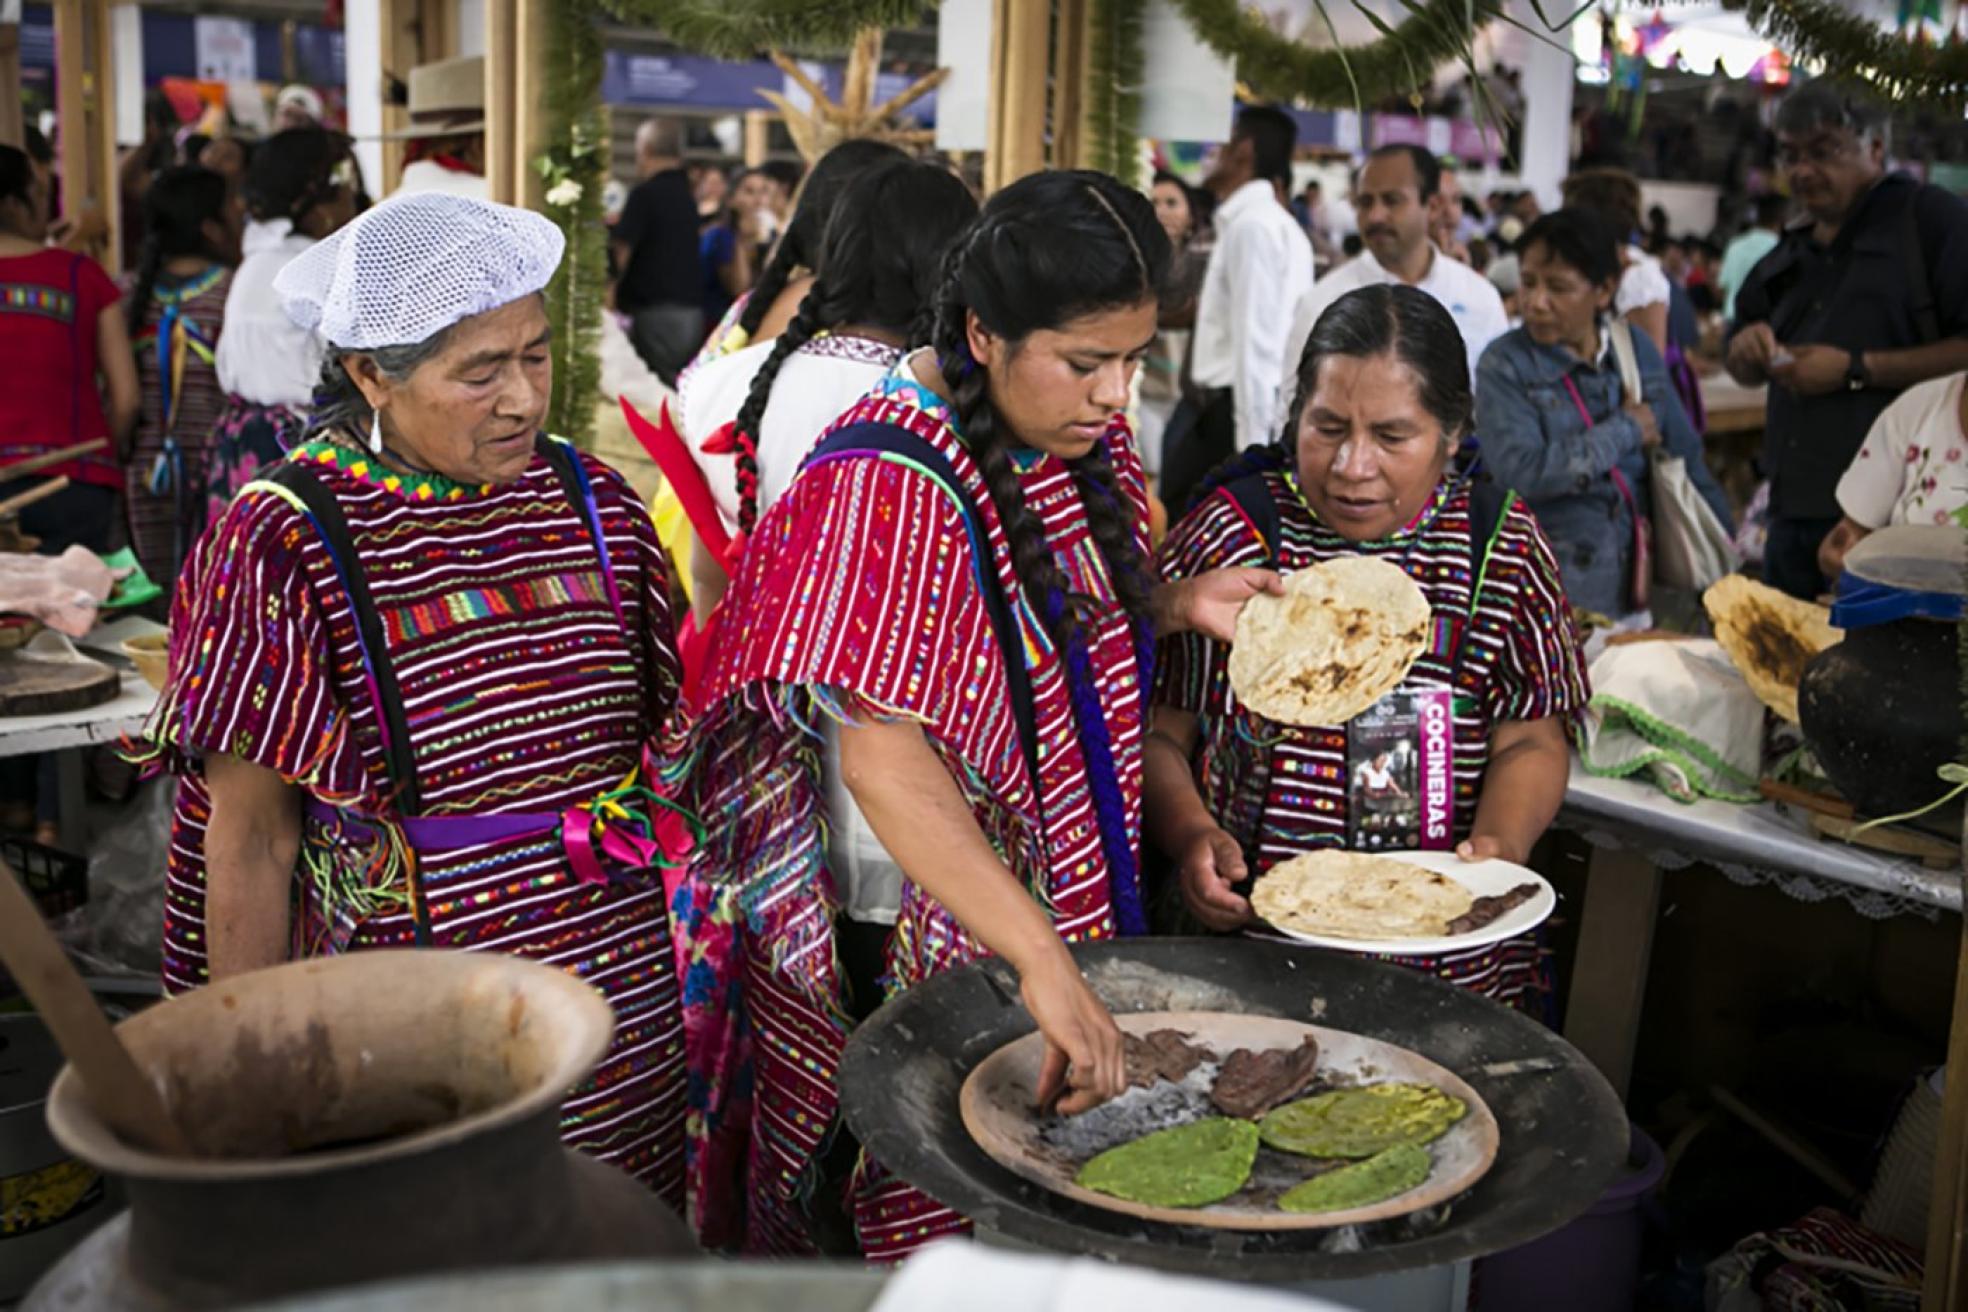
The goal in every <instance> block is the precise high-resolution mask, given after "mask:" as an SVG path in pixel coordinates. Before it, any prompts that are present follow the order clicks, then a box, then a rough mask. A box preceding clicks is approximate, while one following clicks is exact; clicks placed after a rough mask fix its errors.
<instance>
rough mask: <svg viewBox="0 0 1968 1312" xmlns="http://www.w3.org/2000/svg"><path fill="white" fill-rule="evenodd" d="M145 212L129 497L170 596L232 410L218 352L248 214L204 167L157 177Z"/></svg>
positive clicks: (135, 295)
mask: <svg viewBox="0 0 1968 1312" xmlns="http://www.w3.org/2000/svg"><path fill="white" fill-rule="evenodd" d="M143 209H144V239H143V256H142V259H141V261H140V262H139V264H138V268H137V272H136V274H135V276H134V277H132V278H130V279H129V280H128V282H129V285H128V287H127V289H126V290H127V295H128V300H127V302H126V304H127V306H128V313H129V330H130V344H131V345H132V346H133V347H135V348H136V353H137V382H138V386H139V390H140V392H141V395H142V398H143V408H142V411H141V415H142V417H141V419H140V420H139V421H138V424H137V431H136V440H135V443H134V445H133V448H132V451H131V455H130V459H129V460H128V462H127V465H126V469H125V478H126V482H125V492H126V493H127V497H128V511H129V516H130V539H131V544H132V545H133V546H134V547H135V548H136V551H137V559H138V560H140V561H141V562H142V563H143V567H144V572H145V573H147V574H148V575H150V577H151V579H152V581H153V582H155V583H156V584H157V585H158V586H159V587H162V588H163V589H164V590H165V593H166V595H167V596H168V595H169V594H170V591H171V589H172V588H173V587H175V586H176V583H177V578H178V571H179V570H180V569H181V568H182V567H183V565H184V562H185V559H186V557H187V556H188V555H189V554H190V550H191V544H192V543H193V542H195V541H197V539H198V535H199V533H200V532H201V531H202V530H203V529H204V527H205V514H206V504H205V448H206V443H207V440H208V439H209V438H210V436H211V433H212V426H213V424H215V423H216V422H218V418H219V411H220V410H221V408H223V406H224V403H225V392H224V390H223V389H221V388H220V386H219V377H218V372H217V369H216V368H215V363H214V362H215V356H214V354H213V353H214V351H215V350H216V349H217V347H218V344H219V337H220V333H221V330H222V329H223V328H224V326H225V305H226V297H227V295H228V293H229V292H230V291H231V287H232V270H233V266H234V265H236V264H238V263H239V238H240V230H241V229H242V228H243V226H244V215H243V213H242V211H241V208H240V205H239V202H238V200H237V198H236V197H235V196H234V195H233V193H232V189H231V188H230V187H229V186H228V185H227V183H226V180H225V179H224V178H222V177H220V176H219V175H218V174H216V173H213V172H211V171H210V170H209V169H202V168H196V167H184V168H174V169H167V170H165V171H164V172H163V173H160V174H158V175H157V180H156V181H154V182H152V183H151V184H150V189H149V190H148V191H146V192H145V193H144V206H143Z"/></svg>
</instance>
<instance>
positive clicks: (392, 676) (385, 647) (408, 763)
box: [263, 460, 423, 816]
mask: <svg viewBox="0 0 1968 1312" xmlns="http://www.w3.org/2000/svg"><path fill="white" fill-rule="evenodd" d="M263 481H265V482H268V483H273V484H276V485H278V486H280V487H282V488H285V489H286V490H287V491H289V492H291V493H293V494H294V496H296V497H297V498H299V499H300V502H301V504H302V505H303V506H305V507H306V508H307V513H308V518H309V519H311V520H313V521H314V527H315V531H316V532H318V533H320V534H321V542H322V545H323V546H325V547H326V548H327V549H328V557H329V559H330V560H332V561H333V562H334V564H335V573H336V575H337V576H339V577H340V579H341V581H342V587H343V589H344V590H345V591H347V593H348V599H349V611H350V613H351V614H352V615H354V617H355V631H356V636H357V638H358V639H360V641H361V643H362V659H363V661H364V663H365V664H367V665H368V667H369V674H370V677H371V678H373V679H374V680H375V687H376V700H377V706H376V714H377V716H378V717H379V718H380V719H381V721H382V726H383V733H384V742H383V760H384V763H385V764H386V765H387V766H388V767H389V775H390V784H391V786H392V787H393V789H394V790H395V798H396V805H397V811H398V813H399V814H401V815H404V816H413V815H417V814H419V813H420V812H421V811H422V810H423V797H422V795H421V794H420V792H419V790H418V788H417V758H416V755H415V754H414V753H413V752H412V751H411V750H410V723H409V720H408V719H407V718H406V717H405V716H404V714H403V693H402V690H401V689H400V688H399V687H398V685H397V682H396V667H395V666H394V665H393V664H392V663H391V661H390V654H389V643H388V642H386V641H385V640H384V637H383V622H382V618H381V617H380V616H379V615H378V614H377V613H376V602H375V598H374V597H372V596H371V595H370V593H369V580H368V578H367V576H365V575H364V574H363V572H362V560H361V558H360V557H359V556H357V555H356V552H355V539H354V538H352V537H351V536H350V535H349V526H348V519H347V517H345V516H344V515H343V514H342V507H341V504H340V503H339V502H337V501H336V500H335V494H334V493H332V492H330V491H329V490H328V489H327V487H326V486H324V485H323V484H322V482H321V480H320V479H318V478H316V477H315V476H314V475H313V474H312V473H310V472H309V471H308V469H307V467H306V466H305V465H303V464H302V463H301V462H300V461H298V460H283V461H281V462H280V463H279V464H278V465H276V466H275V467H274V468H273V469H272V470H270V471H268V472H267V474H266V475H264V478H263Z"/></svg>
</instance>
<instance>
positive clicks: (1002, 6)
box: [984, 0, 1052, 192]
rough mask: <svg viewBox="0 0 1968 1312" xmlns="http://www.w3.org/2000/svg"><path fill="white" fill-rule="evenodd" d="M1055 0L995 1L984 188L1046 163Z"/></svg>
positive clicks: (1000, 184) (1012, 179)
mask: <svg viewBox="0 0 1968 1312" xmlns="http://www.w3.org/2000/svg"><path fill="white" fill-rule="evenodd" d="M1051 44H1052V5H1051V3H1050V0H993V5H992V13H991V68H992V78H991V113H990V120H991V132H990V144H989V146H988V147H987V148H986V151H985V155H984V190H986V191H987V192H990V191H997V190H998V189H999V188H1001V187H1004V186H1007V185H1008V184H1010V183H1013V182H1016V181H1018V179H1020V178H1022V177H1024V176H1025V175H1026V174H1028V173H1036V172H1038V171H1039V170H1040V169H1042V168H1044V167H1045V165H1046V83H1047V81H1048V75H1049V73H1050V71H1051V69H1050V64H1051V53H1052V52H1051V49H1050V47H1051Z"/></svg>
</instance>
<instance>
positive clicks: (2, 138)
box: [0, 23, 25, 148]
mask: <svg viewBox="0 0 1968 1312" xmlns="http://www.w3.org/2000/svg"><path fill="white" fill-rule="evenodd" d="M24 128H25V124H24V123H23V122H22V119H21V77H20V24H19V23H0V144H3V145H8V146H13V147H15V148H18V147H19V146H20V144H21V142H22V141H23V140H25V132H24Z"/></svg>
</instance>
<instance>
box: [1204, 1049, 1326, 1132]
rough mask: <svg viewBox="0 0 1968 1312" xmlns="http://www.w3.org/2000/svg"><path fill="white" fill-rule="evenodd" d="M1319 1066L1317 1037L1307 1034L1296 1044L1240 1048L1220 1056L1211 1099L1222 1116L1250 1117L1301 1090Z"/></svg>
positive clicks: (1261, 1112) (1246, 1118)
mask: <svg viewBox="0 0 1968 1312" xmlns="http://www.w3.org/2000/svg"><path fill="white" fill-rule="evenodd" d="M1318 1069H1319V1043H1318V1040H1316V1039H1312V1038H1307V1039H1306V1040H1305V1042H1304V1043H1302V1044H1300V1045H1299V1046H1298V1047H1296V1048H1268V1049H1265V1050H1264V1051H1262V1052H1252V1051H1251V1050H1250V1049H1249V1048H1239V1049H1237V1050H1236V1051H1235V1052H1233V1053H1231V1054H1230V1055H1229V1056H1228V1057H1226V1058H1224V1059H1223V1070H1222V1071H1221V1073H1219V1074H1218V1075H1217V1077H1216V1084H1215V1086H1214V1087H1213V1088H1211V1089H1210V1101H1211V1102H1213V1103H1215V1104H1216V1109H1217V1110H1218V1111H1220V1112H1222V1113H1223V1114H1224V1115H1225V1116H1237V1117H1241V1118H1243V1119H1245V1120H1253V1119H1255V1118H1257V1117H1259V1116H1262V1115H1264V1113H1266V1112H1268V1111H1270V1110H1271V1109H1272V1108H1273V1107H1279V1106H1283V1105H1284V1104H1285V1103H1288V1102H1290V1101H1291V1100H1292V1099H1293V1098H1295V1097H1297V1096H1298V1095H1299V1094H1300V1093H1302V1092H1304V1090H1305V1089H1306V1087H1307V1086H1309V1085H1310V1084H1311V1083H1312V1080H1313V1078H1314V1077H1315V1076H1316V1075H1317V1073H1318Z"/></svg>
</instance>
